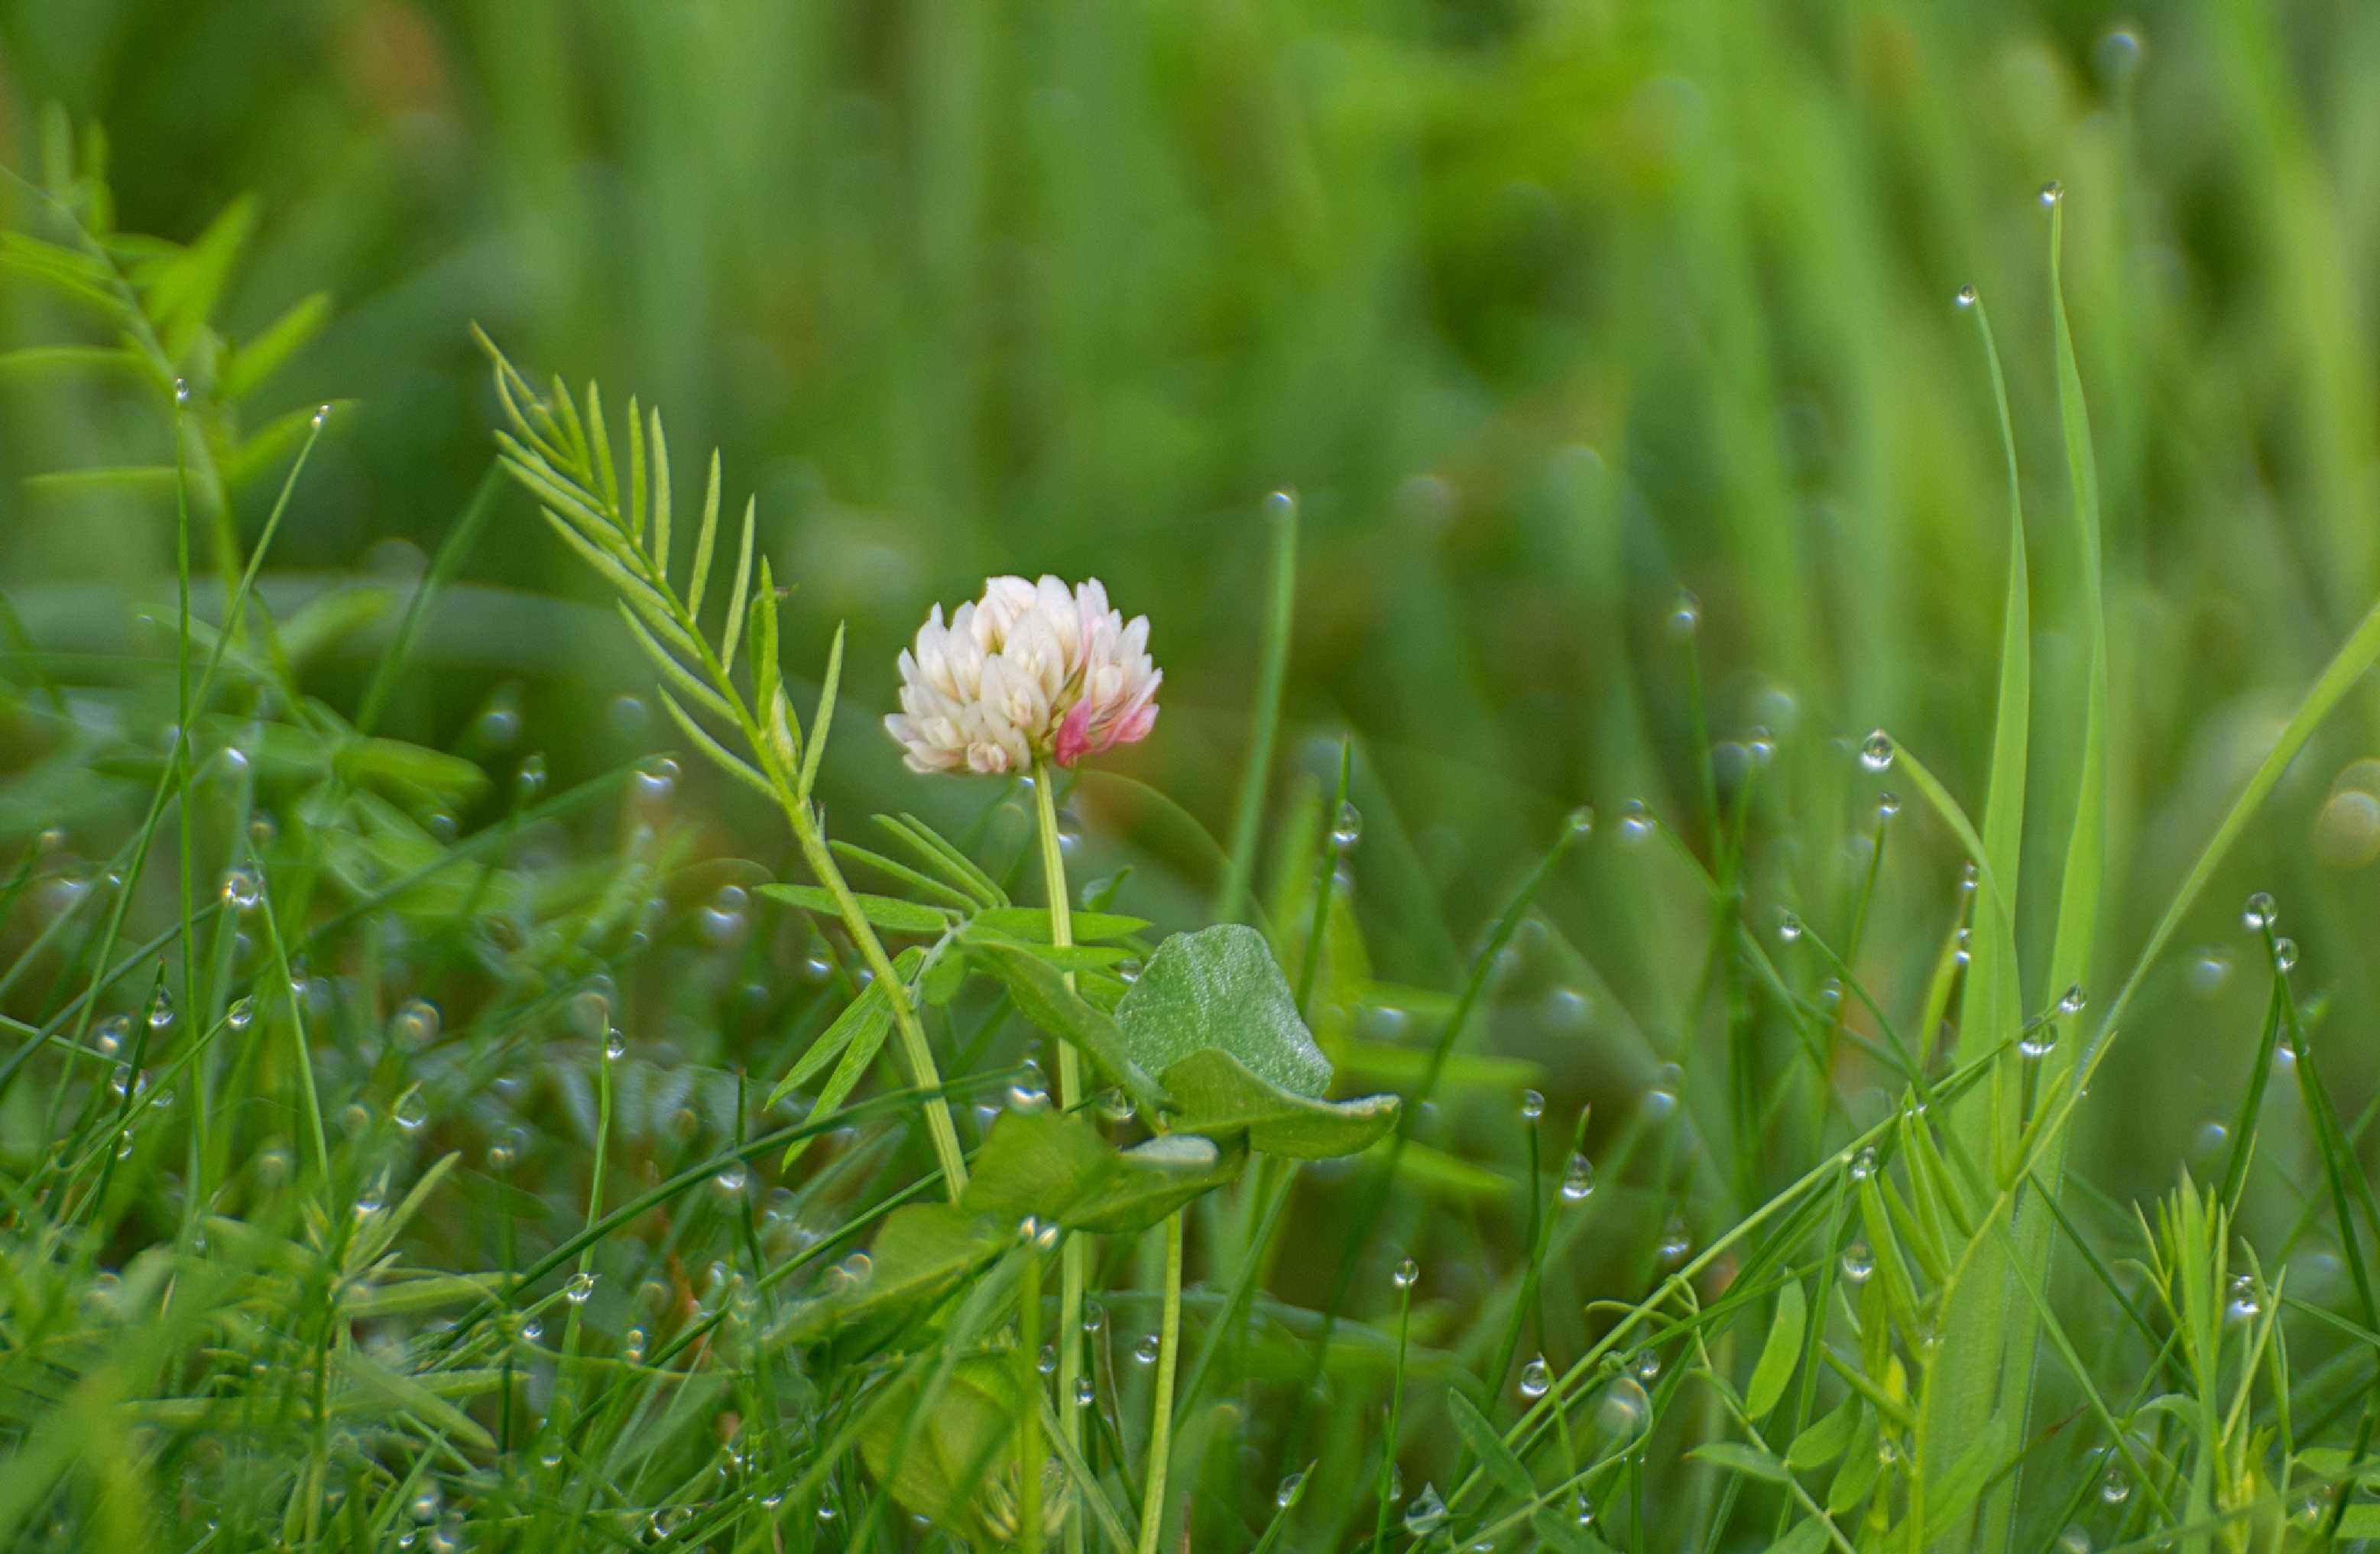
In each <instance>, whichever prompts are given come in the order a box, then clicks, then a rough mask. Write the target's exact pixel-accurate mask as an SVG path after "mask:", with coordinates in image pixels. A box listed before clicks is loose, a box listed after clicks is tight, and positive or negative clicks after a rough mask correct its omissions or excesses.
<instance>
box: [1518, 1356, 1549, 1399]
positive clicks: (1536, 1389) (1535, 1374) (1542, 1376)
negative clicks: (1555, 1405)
mask: <svg viewBox="0 0 2380 1554" xmlns="http://www.w3.org/2000/svg"><path fill="white" fill-rule="evenodd" d="M1553 1385H1554V1373H1553V1367H1552V1366H1548V1365H1547V1364H1546V1357H1545V1356H1544V1355H1543V1354H1539V1355H1538V1356H1536V1358H1535V1359H1533V1360H1531V1361H1530V1362H1529V1363H1528V1364H1527V1365H1525V1366H1522V1367H1521V1396H1523V1397H1524V1398H1528V1399H1531V1400H1532V1401H1534V1400H1536V1399H1537V1398H1542V1397H1544V1396H1545V1395H1546V1394H1547V1393H1548V1392H1549V1391H1551V1390H1553Z"/></svg>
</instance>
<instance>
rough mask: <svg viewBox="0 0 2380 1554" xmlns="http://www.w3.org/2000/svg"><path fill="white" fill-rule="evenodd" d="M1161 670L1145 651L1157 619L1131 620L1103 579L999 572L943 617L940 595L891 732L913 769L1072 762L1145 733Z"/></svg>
mask: <svg viewBox="0 0 2380 1554" xmlns="http://www.w3.org/2000/svg"><path fill="white" fill-rule="evenodd" d="M1164 678H1165V675H1164V674H1163V673H1162V672H1161V671H1160V670H1159V669H1158V667H1157V665H1156V663H1155V662H1153V661H1152V660H1151V659H1150V658H1149V656H1148V617H1147V616H1146V615H1135V616H1134V617H1133V618H1132V620H1131V621H1130V622H1126V621H1125V620H1124V618H1123V612H1121V611H1118V610H1113V609H1111V608H1109V606H1108V590H1107V587H1106V585H1104V584H1102V583H1101V582H1100V581H1099V579H1098V578H1096V577H1094V578H1092V579H1091V580H1089V581H1088V582H1084V583H1077V584H1075V586H1074V587H1073V588H1072V589H1069V588H1067V586H1066V585H1065V584H1064V583H1063V582H1061V581H1060V580H1059V579H1058V578H1056V577H1046V576H1045V577H1042V578H1040V579H1039V580H1038V582H1037V581H1034V580H1031V579H1028V578H1025V577H992V578H989V579H987V580H986V581H985V583H984V585H983V597H982V598H980V599H977V600H975V601H972V602H970V603H966V604H962V605H960V606H959V607H958V608H957V609H956V610H954V611H953V612H952V613H951V618H950V620H949V621H948V622H947V623H945V622H944V621H943V619H942V607H941V605H939V604H937V605H935V606H934V608H933V613H931V614H929V615H928V616H927V617H926V624H925V625H922V626H920V627H918V628H917V640H916V641H915V642H914V643H912V644H911V645H910V646H909V647H908V649H907V650H905V651H904V652H903V653H902V654H901V710H900V711H898V712H895V713H893V714H892V716H891V717H888V718H886V719H885V720H884V731H885V732H886V733H887V734H890V735H892V737H893V738H894V739H896V740H898V741H899V742H900V744H901V747H902V748H903V750H905V752H907V754H906V758H905V759H906V760H907V762H908V765H909V769H910V770H911V771H959V772H966V771H973V772H984V773H996V772H1003V771H1029V770H1030V769H1031V768H1032V765H1033V763H1034V761H1035V760H1037V759H1040V758H1042V757H1045V756H1046V757H1048V758H1049V759H1052V760H1055V761H1056V762H1057V763H1058V764H1059V765H1060V766H1073V765H1074V764H1075V762H1076V761H1079V760H1081V759H1083V758H1084V757H1085V756H1095V755H1098V754H1099V752H1101V751H1103V750H1107V749H1110V748H1111V747H1115V746H1117V745H1129V744H1132V743H1133V742H1134V741H1135V740H1138V739H1142V738H1146V737H1147V734H1148V731H1149V729H1150V728H1151V727H1152V726H1154V725H1155V723H1156V722H1157V701H1156V697H1157V687H1158V686H1159V685H1160V684H1161V683H1162V682H1163V680H1164Z"/></svg>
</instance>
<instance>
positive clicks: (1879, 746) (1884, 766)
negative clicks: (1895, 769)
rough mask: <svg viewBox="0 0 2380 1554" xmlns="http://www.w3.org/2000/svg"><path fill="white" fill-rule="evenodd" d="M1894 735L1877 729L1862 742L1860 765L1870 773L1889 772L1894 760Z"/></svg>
mask: <svg viewBox="0 0 2380 1554" xmlns="http://www.w3.org/2000/svg"><path fill="white" fill-rule="evenodd" d="M1893 754H1894V751H1893V747H1892V735H1888V734H1887V733H1885V732H1884V730H1882V729H1877V730H1876V731H1875V732H1874V733H1872V734H1870V735H1868V736H1867V737H1866V738H1865V739H1863V740H1861V741H1860V748H1859V759H1860V764H1861V765H1862V766H1864V767H1866V768H1867V769H1868V770H1869V771H1888V770H1889V769H1890V768H1891V766H1892V758H1893Z"/></svg>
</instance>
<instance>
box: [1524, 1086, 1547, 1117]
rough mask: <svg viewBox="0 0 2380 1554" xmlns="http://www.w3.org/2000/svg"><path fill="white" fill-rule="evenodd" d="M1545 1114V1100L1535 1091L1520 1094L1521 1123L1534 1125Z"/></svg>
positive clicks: (1525, 1091)
mask: <svg viewBox="0 0 2380 1554" xmlns="http://www.w3.org/2000/svg"><path fill="white" fill-rule="evenodd" d="M1545 1114H1546V1098H1545V1096H1544V1095H1543V1094H1542V1093H1540V1092H1538V1091H1536V1090H1523V1091H1522V1092H1521V1121H1523V1122H1524V1123H1534V1122H1536V1120H1537V1119H1538V1118H1540V1117H1542V1116H1544V1115H1545Z"/></svg>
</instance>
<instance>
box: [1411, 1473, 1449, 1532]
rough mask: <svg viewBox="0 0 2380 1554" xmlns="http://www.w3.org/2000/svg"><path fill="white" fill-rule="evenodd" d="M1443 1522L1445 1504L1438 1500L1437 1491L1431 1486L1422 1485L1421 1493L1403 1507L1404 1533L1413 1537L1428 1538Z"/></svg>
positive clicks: (1444, 1518)
mask: <svg viewBox="0 0 2380 1554" xmlns="http://www.w3.org/2000/svg"><path fill="white" fill-rule="evenodd" d="M1445 1520H1446V1502H1445V1501H1444V1500H1442V1499H1439V1494H1438V1490H1437V1489H1436V1487H1433V1486H1431V1485H1427V1484H1425V1485H1423V1486H1422V1487H1421V1493H1420V1494H1418V1495H1415V1497H1414V1499H1413V1504H1411V1505H1409V1506H1407V1507H1405V1531H1406V1532H1408V1533H1411V1534H1412V1535H1413V1536H1415V1537H1427V1536H1429V1535H1430V1534H1431V1533H1434V1532H1436V1531H1437V1530H1438V1528H1439V1524H1440V1523H1442V1522H1444V1521H1445Z"/></svg>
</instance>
